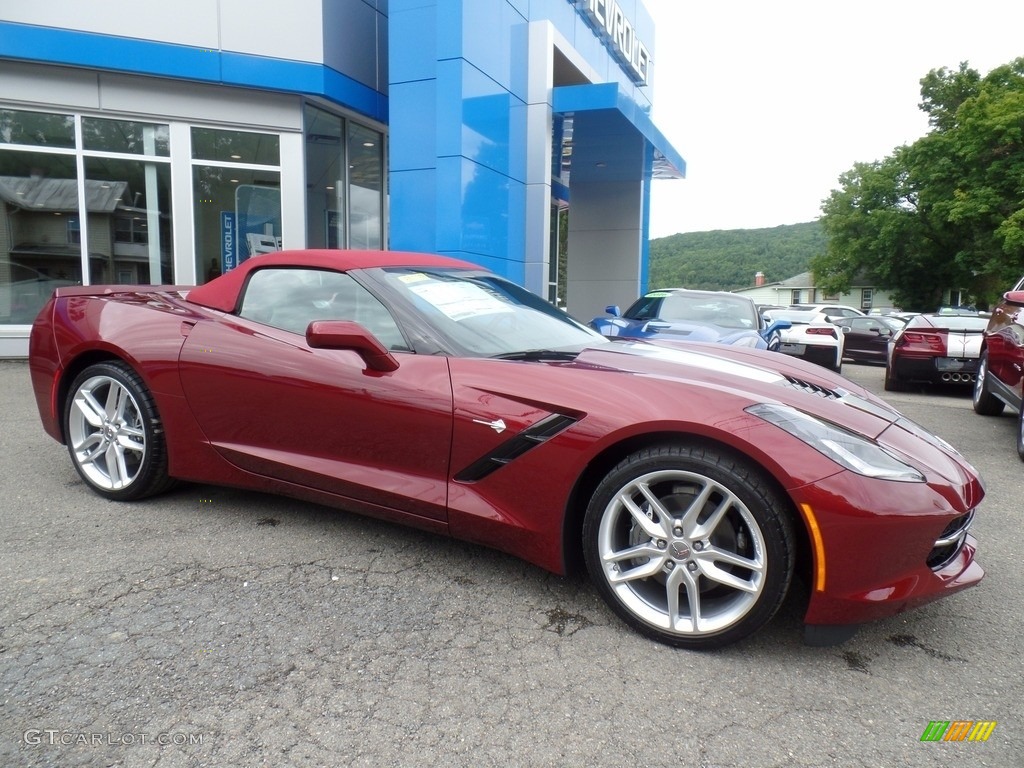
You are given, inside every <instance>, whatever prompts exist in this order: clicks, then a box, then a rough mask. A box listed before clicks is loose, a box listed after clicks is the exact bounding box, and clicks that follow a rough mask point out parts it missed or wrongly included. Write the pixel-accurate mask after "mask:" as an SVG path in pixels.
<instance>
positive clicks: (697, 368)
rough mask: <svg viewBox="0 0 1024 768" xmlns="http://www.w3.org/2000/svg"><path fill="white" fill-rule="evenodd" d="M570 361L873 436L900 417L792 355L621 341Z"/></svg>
mask: <svg viewBox="0 0 1024 768" xmlns="http://www.w3.org/2000/svg"><path fill="white" fill-rule="evenodd" d="M574 365H577V366H586V367H591V368H601V369H605V370H618V371H622V372H624V373H630V374H633V375H639V376H646V377H654V378H659V379H668V380H677V381H679V382H681V383H685V384H687V385H688V386H696V387H707V388H711V389H715V390H719V391H727V392H730V393H732V394H733V395H735V396H737V397H740V398H744V399H748V400H749V401H750V402H751V403H764V402H778V403H784V404H786V405H791V406H793V407H794V408H799V409H801V410H803V411H806V412H807V413H810V414H813V415H815V416H818V417H819V418H822V419H825V420H826V421H831V422H833V423H835V424H837V425H840V426H843V427H846V428H847V429H852V430H854V431H856V432H859V433H860V434H862V435H865V436H868V437H871V438H875V437H877V436H878V435H879V434H881V433H882V432H883V431H884V430H885V429H886V428H887V427H889V425H891V424H893V423H895V422H896V421H898V420H899V419H901V418H902V416H901V415H900V413H899V412H897V411H896V410H894V409H893V408H892V407H891V406H889V405H888V404H887V403H886V402H885V401H883V400H882V399H881V398H879V397H877V396H876V395H874V394H872V393H871V392H869V391H868V390H866V389H864V388H863V387H861V386H859V385H857V384H854V383H853V382H851V381H849V380H847V379H844V378H843V377H842V376H840V375H838V374H836V373H833V372H831V371H829V370H826V369H825V368H823V367H821V366H819V365H815V364H813V363H808V362H805V361H803V360H800V359H798V358H795V357H792V356H790V355H783V354H779V353H778V352H768V351H765V350H759V349H747V348H744V347H736V346H725V345H719V344H688V343H681V342H670V341H663V340H657V341H642V340H621V341H614V342H612V343H611V344H607V345H601V346H599V347H592V348H589V349H586V350H584V351H583V352H582V353H581V354H580V355H579V356H578V357H577V358H576V360H575V363H574Z"/></svg>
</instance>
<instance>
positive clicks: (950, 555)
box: [925, 509, 974, 571]
mask: <svg viewBox="0 0 1024 768" xmlns="http://www.w3.org/2000/svg"><path fill="white" fill-rule="evenodd" d="M973 521H974V510H973V509H972V510H971V511H970V512H968V513H967V514H965V515H960V516H959V517H954V518H953V519H952V520H950V521H949V525H947V526H946V527H945V528H944V529H943V530H942V533H940V534H939V538H937V539H936V540H935V546H934V547H933V548H932V551H931V552H929V553H928V559H927V560H926V561H925V562H927V563H928V567H929V568H931V569H932V570H933V571H937V570H939V569H940V568H942V567H943V566H945V565H948V564H949V563H950V562H951V561H952V560H953V559H954V558H955V557H956V556H957V555H959V554H960V550H961V549H962V548H963V546H964V541H965V540H966V539H967V531H968V529H969V528H970V527H971V523H972V522H973Z"/></svg>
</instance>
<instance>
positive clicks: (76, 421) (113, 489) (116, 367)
mask: <svg viewBox="0 0 1024 768" xmlns="http://www.w3.org/2000/svg"><path fill="white" fill-rule="evenodd" d="M64 435H65V437H66V439H67V446H68V453H69V454H70V455H71V462H72V463H73V464H74V465H75V469H76V470H77V471H78V474H79V475H80V476H81V478H82V479H83V480H85V482H86V484H87V485H88V486H89V487H90V488H92V490H93V491H95V492H96V493H98V494H99V495H100V496H103V497H105V498H108V499H113V500H115V501H130V500H133V499H141V498H145V497H146V496H153V495H155V494H157V493H162V492H163V491H165V490H167V489H168V488H170V487H171V485H173V481H172V480H171V479H170V478H169V477H168V475H167V441H166V440H165V438H164V432H163V426H162V425H161V422H160V416H159V414H158V413H157V410H156V405H155V404H154V402H153V397H152V395H151V394H150V393H149V390H148V389H147V388H146V385H145V384H144V383H143V381H142V377H140V376H139V375H138V374H137V373H136V372H135V371H134V370H132V368H131V367H130V366H129V365H127V364H126V363H123V362H119V361H118V362H108V363H97V364H95V365H91V366H89V367H88V368H86V369H85V370H84V371H82V372H81V373H80V374H78V376H77V377H75V380H74V382H73V383H72V384H71V388H70V390H69V391H68V396H67V400H66V401H65V403H64Z"/></svg>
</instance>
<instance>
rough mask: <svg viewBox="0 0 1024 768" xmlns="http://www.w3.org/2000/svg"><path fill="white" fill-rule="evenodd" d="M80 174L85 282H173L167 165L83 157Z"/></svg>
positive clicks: (169, 182) (168, 170)
mask: <svg viewBox="0 0 1024 768" xmlns="http://www.w3.org/2000/svg"><path fill="white" fill-rule="evenodd" d="M85 175H86V179H87V181H86V189H87V190H91V192H88V194H89V198H90V201H89V281H90V282H91V283H113V282H118V283H125V282H127V283H137V284H150V283H151V284H161V283H163V284H167V283H173V282H174V271H173V258H172V254H173V249H172V247H171V169H170V166H169V165H167V164H166V163H158V162H150V161H145V160H115V159H111V158H101V157H87V158H85ZM125 276H129V277H130V278H131V279H129V280H124V279H123V278H124V277H125Z"/></svg>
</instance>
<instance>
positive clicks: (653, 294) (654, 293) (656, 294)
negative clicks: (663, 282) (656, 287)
mask: <svg viewBox="0 0 1024 768" xmlns="http://www.w3.org/2000/svg"><path fill="white" fill-rule="evenodd" d="M671 295H672V294H670V293H669V292H668V291H652V292H651V293H645V294H644V298H645V299H663V298H665V297H666V296H671Z"/></svg>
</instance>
